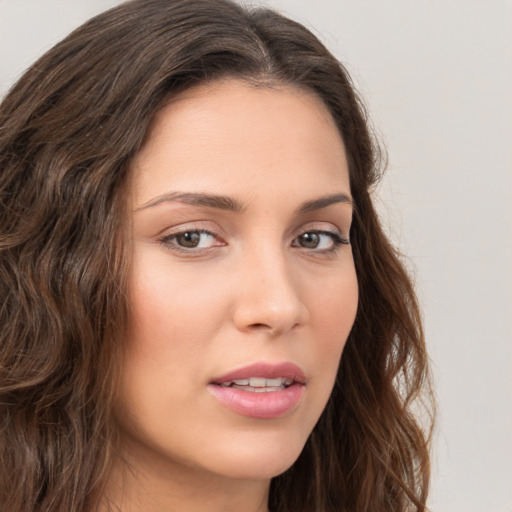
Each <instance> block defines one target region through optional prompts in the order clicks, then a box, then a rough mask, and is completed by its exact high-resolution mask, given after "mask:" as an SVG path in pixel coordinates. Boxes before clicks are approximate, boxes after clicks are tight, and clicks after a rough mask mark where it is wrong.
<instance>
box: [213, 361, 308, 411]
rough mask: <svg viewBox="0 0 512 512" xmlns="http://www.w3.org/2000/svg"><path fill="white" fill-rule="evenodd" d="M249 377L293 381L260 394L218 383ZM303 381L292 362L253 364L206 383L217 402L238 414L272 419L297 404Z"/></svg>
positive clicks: (302, 388) (298, 370) (301, 374)
mask: <svg viewBox="0 0 512 512" xmlns="http://www.w3.org/2000/svg"><path fill="white" fill-rule="evenodd" d="M249 377H263V378H266V379H275V378H277V377H284V378H285V379H292V380H294V381H295V382H294V383H293V384H292V385H291V386H289V387H287V388H285V389H282V390H279V391H268V392H263V393H254V392H251V391H245V390H241V389H236V388H231V387H222V386H220V384H221V383H222V382H227V381H230V380H238V379H247V378H249ZM305 382H306V376H305V374H304V372H303V371H302V370H301V369H300V368H299V367H298V366H297V365H295V364H293V363H281V364H276V365H273V364H268V363H256V364H252V365H250V366H246V367H244V368H240V369H238V370H234V371H232V372H229V373H227V374H225V375H223V376H222V377H218V378H216V379H214V380H213V382H212V383H210V384H208V390H209V391H210V393H212V394H213V396H214V397H215V398H216V399H217V400H218V401H219V402H220V403H222V404H223V405H225V406H226V407H228V408H229V409H231V410H232V411H234V412H236V413H238V414H241V415H243V416H249V417H251V418H259V419H272V418H277V417H280V416H283V415H284V414H286V413H288V412H290V411H292V410H293V409H295V408H296V407H297V405H298V403H299V401H300V399H301V398H302V395H303V393H304V388H305V385H304V384H305Z"/></svg>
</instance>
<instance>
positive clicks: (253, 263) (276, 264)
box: [235, 236, 307, 335]
mask: <svg viewBox="0 0 512 512" xmlns="http://www.w3.org/2000/svg"><path fill="white" fill-rule="evenodd" d="M262 238H263V239H264V240H265V241H261V242H260V243H258V244H257V247H253V248H252V249H251V250H248V251H246V252H244V254H242V255H241V256H240V260H241V261H240V272H241V276H240V277H241V278H240V281H239V283H240V284H239V286H240V288H239V293H238V297H237V304H236V305H235V323H236V324H237V327H238V328H239V329H241V330H255V329H258V330H265V331H267V332H268V333H270V334H273V335H278V334H282V333H284V332H286V331H288V330H290V329H292V328H293V327H294V326H296V325H300V324H302V323H304V322H305V321H306V319H307V310H306V307H305V305H304V304H303V302H302V299H301V296H300V288H299V286H298V285H299V283H298V282H297V280H296V278H295V277H296V276H294V275H293V272H292V270H293V269H292V265H291V261H290V258H289V255H288V254H287V253H286V250H285V248H284V247H283V246H282V244H281V243H279V242H278V241H274V242H272V241H270V240H269V239H270V238H271V237H268V236H267V237H262Z"/></svg>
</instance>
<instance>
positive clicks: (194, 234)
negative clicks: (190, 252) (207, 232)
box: [175, 231, 201, 248]
mask: <svg viewBox="0 0 512 512" xmlns="http://www.w3.org/2000/svg"><path fill="white" fill-rule="evenodd" d="M175 239H176V243H177V244H178V245H180V246H181V247H188V248H192V247H197V246H198V245H199V242H200V240H201V233H199V232H198V231H185V232H184V233H180V234H179V235H176V236H175Z"/></svg>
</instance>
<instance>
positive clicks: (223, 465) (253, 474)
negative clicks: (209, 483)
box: [211, 434, 307, 480]
mask: <svg viewBox="0 0 512 512" xmlns="http://www.w3.org/2000/svg"><path fill="white" fill-rule="evenodd" d="M244 437H245V436H244ZM264 437H265V436H264ZM240 441H242V442H232V443H230V447H229V449H226V447H224V448H222V447H221V446H218V449H219V450H218V456H216V457H214V458H212V459H211V460H212V461H213V460H214V461H216V464H215V465H216V466H217V467H216V468H211V470H213V471H214V472H215V473H219V474H223V475H225V476H226V477H230V478H240V479H249V480H265V479H270V478H274V477H276V476H278V475H280V474H282V473H284V472H285V471H286V470H287V469H289V468H290V467H291V466H292V465H293V464H294V463H295V461H296V460H297V459H298V457H299V455H300V454H301V452H302V450H303V448H304V445H305V443H306V441H307V438H305V439H294V436H293V435H289V434H288V435H286V436H276V438H275V439H268V438H267V439H264V438H261V439H254V440H253V442H247V439H244V440H240Z"/></svg>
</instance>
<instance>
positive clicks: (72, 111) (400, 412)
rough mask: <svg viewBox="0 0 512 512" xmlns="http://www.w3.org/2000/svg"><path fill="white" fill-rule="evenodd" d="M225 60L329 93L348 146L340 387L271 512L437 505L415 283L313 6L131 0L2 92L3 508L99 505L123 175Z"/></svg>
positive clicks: (266, 79)
mask: <svg viewBox="0 0 512 512" xmlns="http://www.w3.org/2000/svg"><path fill="white" fill-rule="evenodd" d="M224 77H234V78H238V79H243V80H246V81H249V82H251V83H256V84H262V83H265V84H272V83H279V84H287V85H292V86H295V87H300V88H303V89H306V90H308V91H311V92H313V93H314V94H316V95H317V96H318V97H319V98H321V99H322V100H323V102H324V103H325V105H326V106H327V107H328V109H329V110H330V112H331V114H332V116H333V118H334V120H335V121H336V123H337V126H338V127H339V130H340V133H341V135H342V138H343V141H344V143H345V147H346V151H347V155H348V159H349V171H350V182H351V192H352V195H353V198H354V205H355V218H354V223H353V228H352V240H351V241H352V247H353V253H354V259H355V264H356V271H357V276H358V282H359V294H360V299H359V305H358V313H357V318H356V321H355V324H354V327H353V329H352V331H351V334H350V336H349V339H348V341H347V344H346V347H345V350H344V354H343V357H342V360H341V365H340V368H339V373H338V377H337V382H336V385H335V389H334V391H333V393H332V396H331V398H330V400H329V403H328V405H327V407H326V409H325V411H324V413H323V414H322V416H321V418H320V420H319V422H318V424H317V425H316V427H315V429H314V431H313V433H312V434H311V436H310V438H309V440H308V442H307V444H306V446H305V448H304V450H303V452H302V453H301V455H300V457H299V458H298V460H297V461H296V462H295V463H294V464H293V466H292V467H291V468H290V469H289V470H288V471H286V472H285V473H284V474H282V475H280V476H277V477H276V478H274V479H273V480H272V484H271V493H270V503H269V506H270V509H271V510H272V511H273V512H292V511H293V512H405V511H412V510H414V511H418V512H420V511H424V510H425V502H426V496H427V490H428V481H429V455H428V437H429V436H428V432H429V430H428V425H427V429H423V430H422V429H421V428H420V426H419V424H418V421H417V420H416V419H415V417H414V416H413V414H412V413H411V404H412V403H413V401H414V400H415V399H416V398H418V397H421V396H423V397H425V396H426V399H427V402H428V401H429V400H430V394H429V393H430V391H429V387H428V365H427V355H426V352H425V344H424V338H423V332H422V327H421V319H420V313H419V310H418V306H417V301H416V298H415V294H414V290H413V286H412V284H411V281H410V279H409V277H408V275H407V272H406V270H405V268H404V266H403V263H402V262H401V258H400V256H399V254H398V253H397V251H396V250H395V249H394V248H393V246H392V245H391V244H390V242H389V241H388V239H387V238H386V236H385V234H384V233H383V231H382V229H381V226H380V224H379V220H378V217H377V215H376V212H375V210H374V207H373V204H372V200H371V196H370V193H371V191H372V188H373V186H374V185H375V184H376V183H377V181H378V179H379V177H380V174H381V166H380V160H379V151H378V147H377V145H376V144H375V142H374V139H373V137H372V136H371V131H370V124H369V122H368V118H367V116H366V113H365V110H364V108H363V106H362V103H361V101H360V100H359V98H358V96H357V94H356V92H355V90H354V87H353V85H352V83H351V80H350V77H349V75H348V73H347V72H346V70H345V69H344V67H343V66H342V65H341V64H340V63H339V62H338V61H337V60H336V59H335V58H334V57H333V56H332V55H331V54H330V53H329V52H328V51H327V50H326V48H325V47H324V46H323V45H322V44H321V43H320V42H319V41H318V39H317V38H316V37H315V36H313V35H312V34H311V32H309V31H308V30H307V29H306V28H304V27H303V26H302V25H300V24H298V23H296V22H294V21H291V20H289V19H287V18H285V17H283V16H282V15H280V14H278V13H276V12H274V11H272V10H268V9H264V8H257V9H249V8H247V7H242V6H240V5H238V4H235V3H233V2H231V1H230V0H135V1H131V2H127V3H125V4H122V5H121V6H119V7H116V8H114V9H112V10H110V11H107V12H106V13H103V14H101V15H100V16H97V17H96V18H93V19H92V20H90V21H89V22H87V23H86V24H84V25H83V26H82V27H80V28H79V29H77V30H76V31H74V32H73V33H72V34H71V35H70V36H68V37H67V38H66V39H64V40H63V41H62V42H61V43H59V44H58V45H56V46H55V47H54V48H53V49H51V50H50V51H49V52H48V53H47V54H46V55H44V56H43V57H42V58H41V59H40V60H39V61H37V62H36V63H35V64H34V65H33V66H32V67H31V68H30V69H29V70H28V71H27V72H26V73H25V74H24V76H23V77H22V78H21V79H20V80H19V81H18V83H17V84H16V85H15V86H14V87H13V88H12V89H11V91H10V92H9V93H8V95H7V96H6V97H5V99H4V101H3V102H2V104H1V105H0V296H1V299H0V510H2V511H5V512H7V511H9V512H36V511H37V512H50V511H51V512H61V511H62V512H64V511H66V512H69V511H78V512H85V511H87V510H94V508H95V507H96V506H97V504H98V502H97V499H98V497H99V496H101V490H102V486H103V485H104V483H105V481H106V479H107V477H108V474H109V470H110V468H111V464H112V460H113V454H114V452H115V448H116V442H117V436H116V429H115V423H114V421H113V418H112V413H111V409H112V407H111V405H112V402H113V399H114V396H115V390H116V385H117V381H118V374H119V372H120V369H119V361H120V346H121V345H122V337H123V336H122V333H123V330H124V329H125V326H126V319H127V314H128V306H127V299H126V295H125V290H126V275H127V271H128V267H129V261H130V260H129V254H126V252H127V251H126V249H125V244H124V243H123V240H124V236H125V233H124V228H125V226H126V211H125V205H126V190H125V187H126V183H127V178H128V174H129V163H130V161H131V159H132V158H133V156H134V154H135V153H136V152H137V151H138V149H139V148H140V147H141V144H142V142H143V140H144V137H145V134H146V132H147V130H148V127H149V125H150V123H151V120H152V118H153V116H154V115H155V113H156V111H157V110H158V109H159V108H160V107H161V106H162V105H163V104H164V103H165V102H166V101H168V99H169V98H170V97H172V96H173V95H174V94H176V93H178V92H180V91H182V90H184V89H186V88H188V87H191V86H192V85H195V84H198V83H201V82H206V81H212V80H216V79H219V78H224Z"/></svg>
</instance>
